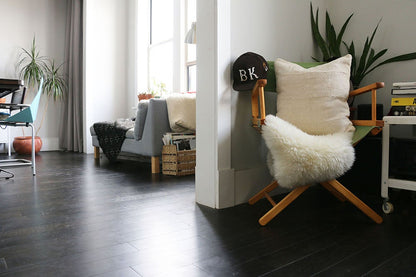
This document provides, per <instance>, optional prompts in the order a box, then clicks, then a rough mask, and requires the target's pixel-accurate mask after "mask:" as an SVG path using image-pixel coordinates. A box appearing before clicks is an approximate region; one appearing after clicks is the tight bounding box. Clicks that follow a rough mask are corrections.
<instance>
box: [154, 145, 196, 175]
mask: <svg viewBox="0 0 416 277" xmlns="http://www.w3.org/2000/svg"><path fill="white" fill-rule="evenodd" d="M195 161H196V151H195V150H181V151H178V150H176V145H163V149H162V173H163V174H165V175H176V176H183V175H191V174H195Z"/></svg>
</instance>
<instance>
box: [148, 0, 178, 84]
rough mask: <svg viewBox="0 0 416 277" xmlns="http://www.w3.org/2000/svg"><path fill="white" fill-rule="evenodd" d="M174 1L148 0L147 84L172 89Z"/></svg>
mask: <svg viewBox="0 0 416 277" xmlns="http://www.w3.org/2000/svg"><path fill="white" fill-rule="evenodd" d="M173 3H174V1H166V0H151V1H150V38H149V42H150V43H149V50H148V59H149V62H148V72H149V73H148V86H149V89H150V90H157V88H158V87H160V86H165V88H166V90H167V91H169V92H170V91H172V90H173V84H172V81H173V66H171V65H172V63H173V34H174V33H173V23H174V22H173V17H174V9H173Z"/></svg>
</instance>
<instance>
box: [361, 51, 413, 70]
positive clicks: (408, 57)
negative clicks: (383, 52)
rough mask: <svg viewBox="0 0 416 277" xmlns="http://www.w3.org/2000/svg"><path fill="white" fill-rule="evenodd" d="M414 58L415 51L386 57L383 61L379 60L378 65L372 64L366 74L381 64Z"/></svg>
mask: <svg viewBox="0 0 416 277" xmlns="http://www.w3.org/2000/svg"><path fill="white" fill-rule="evenodd" d="M415 59H416V52H412V53H407V54H403V55H399V56H395V57H393V58H390V59H387V60H385V61H384V62H381V63H379V64H378V65H376V66H374V67H373V68H372V69H370V70H369V71H367V72H366V74H368V73H370V72H371V71H373V70H374V69H376V68H377V67H379V66H382V65H384V64H388V63H395V62H404V61H410V60H415Z"/></svg>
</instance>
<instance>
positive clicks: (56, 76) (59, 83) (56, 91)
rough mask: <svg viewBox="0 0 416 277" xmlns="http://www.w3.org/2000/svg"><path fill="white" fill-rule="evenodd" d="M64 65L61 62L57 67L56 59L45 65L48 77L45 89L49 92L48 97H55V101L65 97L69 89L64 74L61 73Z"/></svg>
mask: <svg viewBox="0 0 416 277" xmlns="http://www.w3.org/2000/svg"><path fill="white" fill-rule="evenodd" d="M62 65H63V64H60V65H59V66H58V67H56V66H55V61H54V60H52V61H50V63H49V64H47V65H46V66H45V75H46V78H45V83H44V85H43V89H44V91H45V92H46V93H47V95H48V97H53V99H54V100H55V101H56V100H58V99H61V98H63V97H64V96H65V91H66V89H67V85H66V80H65V78H64V76H63V75H62V74H60V73H59V70H60V69H61V67H62Z"/></svg>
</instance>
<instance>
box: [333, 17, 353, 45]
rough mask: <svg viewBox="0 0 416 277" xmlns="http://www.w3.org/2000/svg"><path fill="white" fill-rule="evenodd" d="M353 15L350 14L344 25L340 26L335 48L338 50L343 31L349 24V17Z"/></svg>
mask: <svg viewBox="0 0 416 277" xmlns="http://www.w3.org/2000/svg"><path fill="white" fill-rule="evenodd" d="M353 15H354V14H353V13H352V14H351V15H350V16H349V17H348V18H347V20H346V21H345V23H344V25H342V28H341V30H340V31H339V34H338V37H337V48H338V49H339V48H340V47H341V42H342V37H343V36H344V32H345V29H346V28H347V25H348V23H349V22H350V20H351V17H352V16H353Z"/></svg>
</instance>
